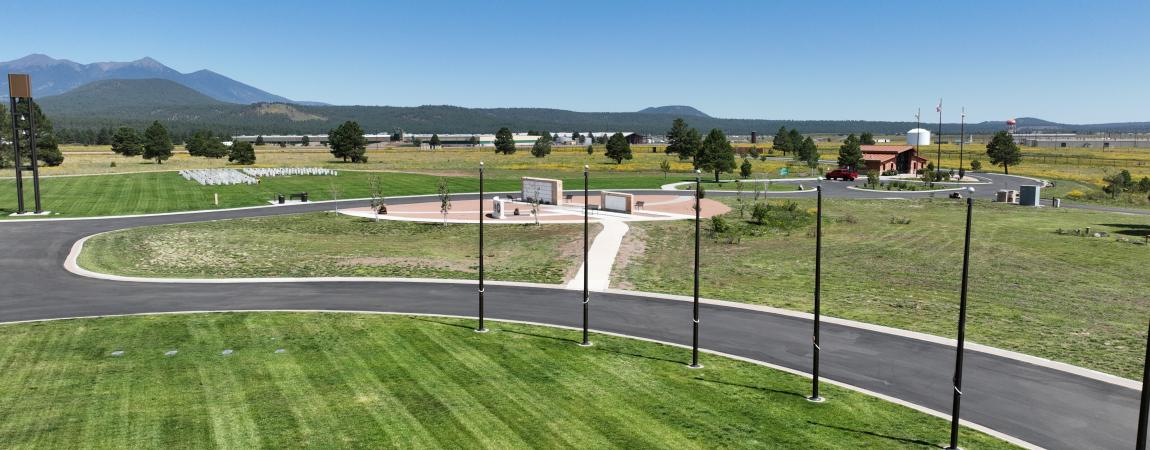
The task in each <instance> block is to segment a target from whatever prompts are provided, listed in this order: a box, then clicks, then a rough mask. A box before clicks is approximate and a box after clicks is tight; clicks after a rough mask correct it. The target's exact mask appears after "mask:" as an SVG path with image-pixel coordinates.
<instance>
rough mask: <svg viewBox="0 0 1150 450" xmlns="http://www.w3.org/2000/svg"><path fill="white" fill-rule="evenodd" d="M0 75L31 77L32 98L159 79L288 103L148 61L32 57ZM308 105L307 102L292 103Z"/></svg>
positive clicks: (3, 67) (1, 66)
mask: <svg viewBox="0 0 1150 450" xmlns="http://www.w3.org/2000/svg"><path fill="white" fill-rule="evenodd" d="M0 73H26V74H28V75H31V77H32V95H33V96H34V97H46V96H50V95H58V94H63V93H65V92H68V91H71V90H72V89H75V88H77V87H80V86H83V85H85V84H88V83H91V82H93V81H99V80H112V79H117V80H134V79H151V78H155V79H162V80H171V81H174V82H176V83H179V84H181V85H183V86H186V87H189V88H191V89H194V90H196V91H197V92H200V93H202V94H204V95H207V96H208V97H211V98H214V99H216V100H219V101H221V102H227V103H238V104H250V103H258V102H283V103H292V100H289V99H287V98H285V97H281V96H279V95H275V94H272V93H269V92H266V91H263V90H260V89H258V88H256V87H253V86H250V85H247V84H244V83H241V82H239V81H236V80H233V79H231V78H228V77H225V76H223V75H220V74H218V73H215V72H212V71H210V70H206V69H205V70H197V71H195V72H192V73H180V72H179V71H176V70H175V69H172V68H171V67H168V66H165V65H164V64H162V63H160V62H159V61H156V60H154V59H152V58H147V57H145V58H141V59H138V60H135V61H130V62H97V63H91V64H80V63H77V62H74V61H69V60H67V59H55V58H52V57H51V56H48V55H42V54H38V53H34V54H31V55H28V56H25V57H23V58H20V59H16V60H12V61H4V62H0ZM2 78H3V79H0V89H3V92H7V91H8V79H7V77H2ZM295 103H309V102H295Z"/></svg>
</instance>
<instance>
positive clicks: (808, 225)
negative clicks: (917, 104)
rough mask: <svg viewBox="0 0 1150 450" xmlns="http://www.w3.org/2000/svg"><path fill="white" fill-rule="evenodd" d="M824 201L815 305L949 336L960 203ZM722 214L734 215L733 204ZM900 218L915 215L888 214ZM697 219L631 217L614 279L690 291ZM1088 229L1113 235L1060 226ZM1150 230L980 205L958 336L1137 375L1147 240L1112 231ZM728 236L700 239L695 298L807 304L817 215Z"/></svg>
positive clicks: (1081, 214)
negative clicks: (964, 329) (965, 315)
mask: <svg viewBox="0 0 1150 450" xmlns="http://www.w3.org/2000/svg"><path fill="white" fill-rule="evenodd" d="M724 201H728V202H732V203H733V201H732V200H730V199H724ZM798 202H799V205H800V206H799V211H804V210H805V211H810V213H809V214H813V210H811V209H809V208H812V207H813V206H814V204H813V201H811V200H808V199H803V200H798ZM824 207H825V211H826V216H827V220H826V223H825V228H824V233H825V235H824V236H825V237H824V241H823V244H824V254H823V297H822V299H823V302H822V304H823V313H824V314H828V315H831V316H836V317H843V318H847V319H854V320H859V321H863V322H869V323H875V324H880V325H888V326H892V327H898V328H903V329H909V330H915V331H921V332H926V333H930V334H935V335H941V336H950V337H954V336H955V334H956V329H955V328H956V320H957V314H958V296H959V282H960V276H961V262H962V259H961V258H962V245H963V225H964V220H965V205H964V204H963V203H962V202H953V201H947V200H942V199H938V200H933V201H932V200H920V201H850V200H826V201H825V203H824ZM748 209H749V208H748ZM736 211H737V209H736ZM747 217H748V219H749V211H748V213H747ZM726 218H727V219H728V222H732V223H736V224H737V223H739V222H740V220H739V219H738V214H737V212H732V213H729V214H727V215H726ZM898 219H905V220H909V222H910V223H909V224H905V225H900V224H894V223H892V222H895V221H899V220H898ZM709 225H710V224H709V223H707V224H705V225H704V227H707V228H709ZM692 227H693V225H692V223H691V222H689V221H683V222H645V223H635V224H632V228H631V230H632V231H631V233H630V234H629V235H628V237H627V240H626V241H625V244H628V243H630V245H632V246H634V245H636V244H641V245H638V246H637V247H638V248H642V249H643V250H642V251H641V252H639V253H637V254H634V255H631V256H630V258H629V259H628V262H627V264H626V265H625V266H622V267H619V266H617V267H616V269H615V274H613V277H612V282H613V285H614V286H616V287H623V288H629V289H638V290H643V291H654V292H664V293H672V294H690V292H691V288H692V286H691V277H690V276H689V274H690V273H691V264H692V251H693V248H692V246H693V244H692V242H693V240H692V233H693V228H692ZM1085 227H1090V228H1091V231H1092V232H1098V231H1102V232H1108V233H1110V234H1111V236H1110V237H1108V238H1085V237H1075V236H1070V235H1060V234H1058V233H1057V230H1058V229H1059V228H1062V229H1064V230H1073V229H1083V228H1085ZM752 228H754V227H752ZM1147 233H1150V217H1144V216H1132V215H1124V214H1113V213H1097V212H1090V211H1082V210H1069V209H1051V208H1043V209H1028V208H1023V207H1018V206H1008V205H999V204H990V203H984V202H978V203H977V206H976V211H975V216H974V234H973V249H972V262H971V284H970V303H969V305H970V307H969V322H968V326H969V328H968V333H967V337H968V338H969V339H971V340H974V341H977V342H979V343H982V344H988V345H993V346H997V347H1002V348H1007V349H1010V350H1015V351H1019V352H1023V353H1028V354H1032V355H1037V356H1042V357H1046V358H1051V359H1055V360H1059V361H1064V362H1068V363H1072V364H1076V365H1080V366H1085V367H1089V368H1092V369H1097V370H1101V371H1105V372H1109V373H1113V374H1117V375H1120V376H1124V377H1127V378H1133V379H1140V377H1141V373H1142V358H1143V357H1144V355H1145V350H1144V349H1145V342H1146V334H1145V333H1146V312H1147V311H1150V297H1147V296H1146V292H1150V278H1148V277H1147V276H1146V274H1147V271H1146V261H1147V260H1148V258H1150V246H1147V245H1135V244H1134V243H1131V242H1119V241H1118V240H1117V239H1118V238H1125V239H1129V240H1131V241H1133V242H1140V241H1142V240H1143V238H1142V236H1144V235H1146V234H1147ZM728 241H729V239H728V238H725V237H708V236H705V239H704V241H703V264H702V286H701V291H702V295H703V296H705V297H710V298H718V299H726V300H735V301H740V302H748V303H757V304H766V305H771V306H776V307H781V308H787V309H793V310H800V311H810V310H811V308H812V295H813V294H812V291H813V276H814V244H815V240H814V233H813V220H808V221H806V222H805V223H803V224H800V226H798V227H796V228H795V229H793V230H791V231H788V232H776V231H763V232H762V234H761V235H759V236H753V235H747V236H744V237H742V240H741V243H739V244H729V243H727V242H728Z"/></svg>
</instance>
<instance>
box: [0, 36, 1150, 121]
mask: <svg viewBox="0 0 1150 450" xmlns="http://www.w3.org/2000/svg"><path fill="white" fill-rule="evenodd" d="M3 72H20V73H29V74H31V75H32V81H33V93H34V94H35V95H36V96H37V100H38V103H39V104H40V106H41V107H42V108H43V109H44V111H45V112H46V113H47V114H48V115H49V117H50V118H52V120H53V121H54V122H55V123H56V125H57V126H58V127H62V128H66V129H93V128H101V127H118V126H133V127H137V128H142V127H144V126H146V125H147V124H150V123H151V122H152V121H157V120H158V121H161V122H164V123H166V124H167V125H168V127H169V128H170V129H172V130H173V131H175V132H188V131H191V130H193V129H198V128H208V129H211V130H213V131H217V132H220V133H225V134H277V133H284V134H287V133H323V132H326V131H327V130H329V129H331V128H334V127H335V126H337V125H339V124H340V123H343V122H344V121H348V120H354V121H357V122H359V123H360V125H361V126H362V127H363V128H364V129H365V130H367V131H369V132H390V131H392V130H396V129H402V130H405V131H407V132H412V133H432V132H438V133H492V132H494V131H495V130H497V129H499V128H500V127H509V128H512V129H514V130H550V131H560V130H568V131H570V130H592V131H599V130H625V131H634V132H638V133H643V134H662V133H664V132H665V131H666V130H667V129H668V128H670V124H671V120H672V119H673V118H675V117H682V118H684V119H686V120H687V122H688V123H689V124H690V125H691V126H693V127H695V128H698V129H700V130H704V131H705V130H709V129H711V128H719V129H722V130H724V131H725V132H727V133H728V134H742V135H745V134H750V133H751V132H752V131H757V132H758V133H759V134H760V135H763V136H766V135H770V134H774V132H775V130H777V129H778V128H779V127H788V128H798V129H799V130H801V131H802V132H804V133H859V132H863V131H870V132H873V133H878V134H902V133H904V132H906V130H909V129H910V128H914V127H915V126H916V125H918V124H916V123H914V122H887V121H860V120H761V119H722V118H715V117H711V116H710V115H707V114H706V113H704V112H702V111H699V110H698V109H695V108H693V107H690V106H685V105H669V106H655V107H650V108H645V109H642V110H640V111H637V112H576V111H567V110H561V109H548V108H463V107H458V106H449V105H425V106H415V107H397V106H334V105H327V104H322V103H315V102H294V101H291V100H289V99H287V98H284V97H281V96H278V95H275V94H271V93H268V92H266V91H263V90H260V89H258V88H255V87H252V86H249V85H247V84H243V83H240V82H238V81H235V80H232V79H230V78H227V77H225V76H223V75H219V74H217V73H215V72H211V71H208V70H201V71H197V72H193V73H189V74H182V73H180V72H178V71H176V70H173V69H171V68H169V67H167V66H164V65H163V64H161V63H159V62H157V61H156V60H154V59H151V58H143V59H140V60H137V61H132V62H127V63H121V62H105V63H93V64H79V63H75V62H72V61H68V60H59V59H54V58H51V57H48V56H45V55H39V54H33V55H29V56H26V57H24V58H20V59H18V60H14V61H8V62H3V63H0V73H3ZM6 86H7V79H6V78H0V89H6ZM0 92H2V91H0ZM921 125H922V126H923V127H924V128H928V129H930V130H931V131H935V130H936V128H935V125H934V124H927V123H923V124H921ZM1003 128H1004V124H1003V122H1002V121H988V122H981V123H968V124H966V131H967V132H968V133H975V134H986V133H992V132H994V131H998V130H1001V129H1003ZM1017 128H1018V130H1019V131H1024V132H1079V133H1090V132H1133V131H1137V132H1146V131H1150V122H1128V123H1108V124H1062V123H1055V122H1050V121H1046V120H1042V119H1036V118H1019V119H1018V125H1017ZM942 131H943V133H945V134H957V133H958V131H959V124H957V123H945V124H943V126H942Z"/></svg>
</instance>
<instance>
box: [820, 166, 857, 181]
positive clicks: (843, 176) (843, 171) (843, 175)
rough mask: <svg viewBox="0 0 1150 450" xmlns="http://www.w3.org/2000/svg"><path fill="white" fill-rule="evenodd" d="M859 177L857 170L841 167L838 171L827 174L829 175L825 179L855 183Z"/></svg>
mask: <svg viewBox="0 0 1150 450" xmlns="http://www.w3.org/2000/svg"><path fill="white" fill-rule="evenodd" d="M858 177H859V173H858V171H857V170H854V169H850V168H846V167H840V168H838V169H835V170H832V171H830V172H827V175H826V176H825V177H823V178H826V179H828V180H843V181H854V180H855V178H858Z"/></svg>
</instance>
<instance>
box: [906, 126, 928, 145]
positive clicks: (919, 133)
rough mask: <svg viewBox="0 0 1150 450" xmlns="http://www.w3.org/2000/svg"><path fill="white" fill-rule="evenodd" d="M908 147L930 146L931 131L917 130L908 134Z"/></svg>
mask: <svg viewBox="0 0 1150 450" xmlns="http://www.w3.org/2000/svg"><path fill="white" fill-rule="evenodd" d="M906 143H907V145H930V130H924V129H922V128H915V129H913V130H910V131H907V132H906Z"/></svg>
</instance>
